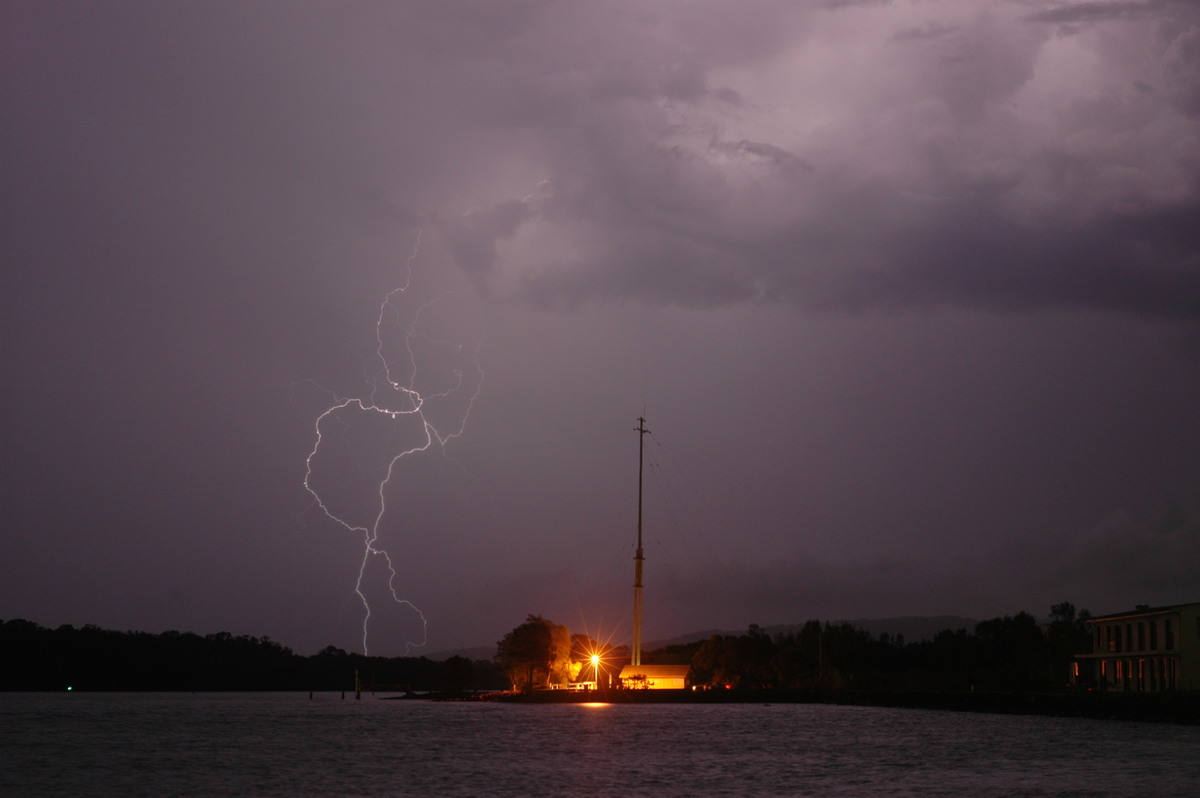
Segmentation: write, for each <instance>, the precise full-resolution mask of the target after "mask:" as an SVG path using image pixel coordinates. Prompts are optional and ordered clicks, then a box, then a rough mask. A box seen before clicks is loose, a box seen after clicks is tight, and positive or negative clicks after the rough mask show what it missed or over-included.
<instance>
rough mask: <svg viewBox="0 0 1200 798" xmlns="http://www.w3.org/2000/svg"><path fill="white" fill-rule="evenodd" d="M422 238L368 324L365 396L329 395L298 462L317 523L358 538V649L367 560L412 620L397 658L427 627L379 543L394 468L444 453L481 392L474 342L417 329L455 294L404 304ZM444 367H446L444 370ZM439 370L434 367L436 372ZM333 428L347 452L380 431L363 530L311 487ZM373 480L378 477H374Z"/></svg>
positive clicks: (367, 611) (366, 619)
mask: <svg viewBox="0 0 1200 798" xmlns="http://www.w3.org/2000/svg"><path fill="white" fill-rule="evenodd" d="M421 235H422V231H421V230H420V229H418V230H417V234H416V239H415V241H414V243H413V247H412V251H411V253H410V254H409V256H408V259H407V261H406V262H405V272H404V278H403V280H402V282H401V284H400V285H399V286H398V287H396V288H394V289H392V290H391V291H390V292H388V294H387V295H386V296H385V297H384V299H383V301H382V302H381V303H380V306H379V314H378V317H377V318H376V321H375V344H376V346H375V357H376V359H377V361H378V368H377V370H376V372H375V373H374V374H373V375H371V376H370V377H368V378H367V384H368V387H369V391H367V392H366V394H365V395H364V396H360V397H344V396H338V395H336V394H335V393H333V392H332V391H329V392H328V393H329V395H330V396H331V397H332V403H331V404H330V405H329V406H328V407H327V408H326V409H325V410H324V411H323V412H322V413H321V414H320V415H318V416H317V418H316V421H315V422H314V424H313V431H314V442H313V447H312V450H311V451H310V452H309V453H308V456H307V457H306V458H305V471H304V489H305V490H306V491H308V493H309V494H310V495H311V496H312V499H313V502H314V504H315V505H316V506H317V507H319V508H320V509H321V512H322V513H324V514H325V516H326V517H327V518H328V519H329V520H331V521H333V522H334V523H335V524H337V525H338V526H340V527H342V528H343V529H345V530H346V531H348V532H352V533H355V534H356V535H358V536H361V538H362V560H361V561H360V563H359V568H358V578H357V580H356V581H355V584H354V592H355V594H356V595H357V596H358V598H359V600H360V601H361V602H362V606H363V620H362V646H363V653H364V654H369V653H370V652H369V648H368V645H367V642H368V634H369V629H370V621H371V603H370V601H369V600H368V598H367V594H366V592H364V586H363V581H364V579H365V577H366V573H367V566H368V564H369V563H371V562H372V560H374V559H376V558H378V559H380V560H382V562H383V563H384V566H385V567H386V569H387V574H388V577H387V590H388V592H389V593H390V594H391V598H392V601H393V602H395V603H396V604H398V605H400V606H402V607H406V608H408V609H410V610H412V611H413V612H414V613H416V615H417V617H418V618H419V619H420V623H421V640H420V641H419V642H417V641H414V640H408V641H406V642H405V647H404V651H405V654H408V652H409V651H410V650H411V649H412V648H413V647H414V646H415V647H420V646H424V645H425V643H426V641H427V640H428V628H429V622H428V619H427V618H426V617H425V613H424V612H422V611H421V609H420V608H419V607H417V606H416V605H415V604H413V603H412V602H411V601H409V600H408V599H405V598H402V597H401V596H400V594H399V593H398V592H397V590H396V579H397V574H396V567H395V564H394V563H393V561H392V555H391V554H389V553H388V551H387V549H386V548H384V547H383V546H382V545H381V543H380V528H381V525H382V523H383V519H384V516H385V515H387V512H388V504H387V495H388V488H389V485H390V483H391V482H392V478H393V476H395V474H396V470H397V467H398V465H399V464H400V463H401V461H403V460H405V459H406V458H410V457H415V456H417V455H419V454H420V453H422V452H428V451H430V450H431V449H435V448H436V449H437V450H438V451H440V452H441V453H442V454H445V448H446V445H447V443H449V442H450V441H451V440H453V439H455V438H458V437H459V436H461V435H462V434H463V432H464V431H465V429H466V426H467V420H468V418H469V417H470V414H471V409H472V408H473V406H474V403H475V400H476V399H477V398H478V396H479V391H480V389H481V388H482V386H483V370H482V367H481V366H480V362H479V348H480V346H481V345H482V337H481V338H480V339H479V343H477V344H476V345H475V346H474V348H473V349H471V350H470V351H468V350H467V349H466V347H464V345H463V344H462V343H457V342H455V341H453V340H451V339H450V338H447V337H445V336H440V335H434V334H433V333H431V332H430V331H428V330H426V329H423V317H424V316H426V315H427V313H429V312H430V311H431V310H432V309H434V308H435V307H437V306H438V305H439V303H441V302H443V301H444V300H446V299H447V298H448V297H450V296H452V295H453V294H455V293H459V292H454V291H451V292H447V293H445V294H443V295H441V296H439V297H438V298H435V299H432V300H430V301H427V302H425V303H423V304H419V305H415V304H413V303H412V302H410V301H409V300H410V297H409V290H410V288H411V286H412V282H413V273H414V269H413V263H414V261H415V260H416V258H417V256H418V254H419V253H420V250H421ZM447 362H448V363H449V364H450V368H449V369H447V368H446V364H447ZM439 366H440V368H438V367H439ZM335 425H336V426H337V427H338V428H340V429H341V431H342V436H341V440H340V442H341V443H342V444H343V445H344V446H346V447H348V448H350V449H351V450H352V451H353V450H354V449H355V447H356V445H357V444H356V443H355V442H354V440H353V438H352V434H351V433H352V432H353V431H354V430H355V429H364V430H365V431H366V434H367V436H368V438H370V439H372V441H373V442H374V439H375V437H376V436H375V434H374V433H375V432H376V431H378V432H384V433H386V435H384V436H382V437H383V444H382V445H383V447H384V462H385V466H384V468H383V472H382V476H379V477H378V480H377V481H376V482H373V483H372V485H373V488H374V496H373V498H372V503H373V507H372V509H371V511H370V512H369V513H368V518H367V519H366V520H365V522H363V523H356V522H355V521H353V520H351V519H350V515H351V508H349V507H347V509H345V510H342V509H338V508H336V507H334V506H333V505H334V504H335V502H334V501H333V500H332V499H328V498H326V496H323V495H322V490H320V489H318V487H316V486H314V482H319V479H317V477H316V476H315V474H316V471H315V468H314V463H315V461H318V460H320V459H321V458H322V457H323V456H327V455H326V450H328V449H329V448H330V446H331V445H332V443H331V442H332V441H333V440H334V439H333V436H332V429H331V428H333V427H335ZM377 476H378V475H377Z"/></svg>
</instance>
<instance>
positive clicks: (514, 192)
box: [0, 0, 1200, 655]
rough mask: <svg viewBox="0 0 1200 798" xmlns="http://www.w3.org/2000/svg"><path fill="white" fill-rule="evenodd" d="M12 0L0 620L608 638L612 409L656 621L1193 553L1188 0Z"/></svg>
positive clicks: (1080, 596) (1002, 610) (1157, 569)
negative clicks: (523, 628)
mask: <svg viewBox="0 0 1200 798" xmlns="http://www.w3.org/2000/svg"><path fill="white" fill-rule="evenodd" d="M0 31H2V36H3V41H2V42H0V119H2V130H0V133H2V137H0V144H2V147H3V150H2V171H3V175H2V178H0V196H2V197H3V207H2V213H0V224H2V226H3V227H2V240H0V258H2V259H3V270H2V277H0V279H2V281H3V282H2V285H0V289H2V290H0V325H2V330H3V338H2V341H3V383H2V384H3V398H2V407H3V445H2V446H0V452H2V454H0V458H2V460H0V463H2V466H3V477H4V478H3V481H2V484H3V487H2V497H3V512H2V514H0V518H2V521H0V523H2V524H3V534H2V535H0V619H11V618H27V619H29V620H32V621H35V622H37V623H40V624H43V625H47V626H57V625H59V624H62V623H69V624H73V625H83V624H86V623H92V624H97V625H100V626H103V627H110V628H117V629H141V630H146V631H155V632H157V631H163V630H167V629H178V630H182V631H194V632H198V633H201V634H207V633H211V632H216V631H222V630H225V631H230V632H232V633H234V634H252V635H258V636H261V635H267V636H270V637H271V638H272V639H274V640H277V641H279V642H281V643H283V644H285V645H288V646H291V647H292V648H294V649H296V650H297V651H298V652H300V653H305V654H307V653H313V652H315V651H317V650H318V649H320V648H322V647H324V646H326V645H330V644H333V645H337V646H339V647H342V648H345V649H347V650H359V651H361V650H363V648H364V647H366V648H367V649H368V650H369V651H370V653H372V654H387V655H392V654H403V653H405V652H406V651H408V652H409V653H412V654H417V653H422V652H434V651H439V650H445V649H448V648H451V647H455V646H473V645H491V644H493V643H494V642H495V641H496V640H498V639H499V638H500V637H501V636H502V635H503V634H504V633H505V632H507V631H508V630H510V629H511V628H512V627H514V626H516V625H517V624H518V623H520V622H521V621H522V620H523V619H524V618H525V616H526V614H527V613H539V614H542V615H544V616H546V617H548V618H550V619H552V620H554V621H556V622H558V623H562V624H566V625H568V626H570V627H571V628H572V630H573V631H586V632H588V633H590V634H593V635H594V636H597V637H604V638H611V639H612V640H613V642H615V643H627V642H628V639H629V634H630V619H631V616H632V589H631V588H632V582H633V559H632V558H633V553H634V547H635V546H636V528H637V527H636V518H637V473H638V471H637V469H638V433H637V432H635V431H634V428H635V427H636V426H637V423H638V421H637V419H638V417H639V416H643V415H644V416H645V418H646V419H647V428H648V429H649V430H650V431H651V434H650V435H647V436H646V438H645V447H646V476H645V549H646V577H645V581H646V587H645V607H646V621H645V628H646V637H647V638H648V639H649V640H654V639H662V638H666V637H670V636H673V635H677V634H681V633H688V632H692V631H697V630H706V629H713V628H723V629H733V630H738V629H744V628H745V627H746V626H747V625H748V624H750V623H758V624H763V625H766V624H773V623H789V622H802V621H804V620H806V619H809V618H822V619H840V618H859V617H893V616H900V615H941V614H957V615H965V616H971V617H977V618H989V617H994V616H997V615H1003V614H1012V613H1015V612H1017V611H1020V610H1028V611H1031V612H1033V613H1035V614H1037V615H1045V614H1046V613H1047V610H1048V608H1049V606H1050V604H1052V603H1056V602H1059V601H1064V600H1069V601H1072V602H1074V603H1075V604H1076V605H1078V606H1081V607H1087V608H1089V609H1091V610H1092V611H1093V612H1109V611H1119V610H1123V609H1129V608H1131V607H1132V606H1133V605H1134V604H1141V603H1144V604H1166V603H1174V602H1184V601H1197V600H1200V580H1198V579H1197V573H1198V572H1200V399H1198V398H1200V224H1197V219H1200V4H1197V3H1195V2H1194V0H1113V1H1104V2H1037V1H1036V0H953V1H951V0H940V1H939V0H896V2H887V0H824V1H823V2H820V1H818V0H813V2H795V1H794V0H760V1H750V2H747V1H746V0H743V1H742V2H737V3H732V2H718V1H717V0H712V1H711V2H701V1H699V0H697V1H696V2H653V1H652V0H630V2H607V1H603V2H600V1H591V0H589V2H541V1H539V0H520V1H518V0H511V1H503V0H496V1H495V2H471V3H466V2H448V1H447V0H436V1H435V0H430V1H429V2H408V1H402V2H378V3H369V2H353V3H351V2H344V3H343V2H338V3H334V2H293V1H291V0H289V1H288V2H250V3H246V2H216V1H215V0H214V1H212V2H172V3H163V2H106V3H95V2H82V3H74V2H55V3H45V2H41V1H40V0H38V2H24V1H23V0H7V1H6V2H4V3H3V4H2V5H0ZM443 441H444V443H443ZM420 449H423V450H420ZM409 451H411V453H410V454H405V455H404V456H403V457H400V459H399V460H396V461H395V462H393V458H396V457H397V456H399V455H401V454H402V453H404V452H409ZM389 464H391V469H390V479H387V478H388V473H389ZM306 477H307V481H306ZM385 479H387V481H386V483H384V480H385ZM381 483H383V484H381ZM371 540H374V542H373V543H371V542H370V541H371ZM368 547H369V548H368ZM371 551H381V552H387V555H386V557H387V558H388V559H390V561H391V564H392V566H393V568H394V571H395V577H394V578H391V577H390V575H389V573H388V569H387V559H385V555H383V554H379V555H374V554H370V553H369V552H371ZM360 571H361V576H360ZM389 579H391V582H392V588H393V589H394V591H395V595H396V597H395V598H393V597H392V596H391V595H390V593H389V588H388V581H389ZM359 593H361V595H362V598H360V595H359ZM364 599H365V601H366V604H367V605H369V607H370V613H371V615H370V618H369V619H367V618H366V612H367V609H366V607H365V606H364ZM364 620H365V621H366V623H365V627H366V628H365V630H364ZM364 631H365V634H364ZM422 642H424V643H425V646H424V647H423V648H421V647H414V646H413V644H419V643H422Z"/></svg>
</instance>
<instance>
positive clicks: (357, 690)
mask: <svg viewBox="0 0 1200 798" xmlns="http://www.w3.org/2000/svg"><path fill="white" fill-rule="evenodd" d="M354 700H355V701H361V700H362V679H360V678H358V668H355V669H354Z"/></svg>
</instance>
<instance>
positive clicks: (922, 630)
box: [763, 615, 979, 643]
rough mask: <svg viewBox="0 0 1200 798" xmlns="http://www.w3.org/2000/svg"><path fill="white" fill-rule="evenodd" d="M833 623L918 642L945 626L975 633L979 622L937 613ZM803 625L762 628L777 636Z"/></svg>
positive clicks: (931, 637) (872, 634) (954, 629)
mask: <svg viewBox="0 0 1200 798" xmlns="http://www.w3.org/2000/svg"><path fill="white" fill-rule="evenodd" d="M833 623H835V624H837V623H848V624H850V625H851V626H857V627H858V628H859V629H863V630H864V631H867V632H870V633H871V636H872V637H879V636H880V635H881V634H887V635H888V636H890V637H893V638H895V637H896V636H898V635H904V642H905V643H918V642H920V641H922V640H932V639H933V637H934V635H936V634H937V633H938V632H941V631H943V630H945V629H950V630H952V631H957V630H959V629H966V630H967V631H968V632H974V631H975V627H976V626H977V625H978V624H979V621H977V620H975V619H973V618H963V617H961V616H958V615H935V616H933V617H923V616H908V617H902V618H853V619H849V620H846V621H834V622H833ZM803 628H804V624H787V625H781V626H767V627H764V628H763V631H764V632H766V633H767V634H769V635H771V636H772V637H774V636H775V635H779V634H787V633H788V632H799V631H800V630H801V629H803Z"/></svg>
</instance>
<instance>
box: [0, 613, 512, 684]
mask: <svg viewBox="0 0 1200 798" xmlns="http://www.w3.org/2000/svg"><path fill="white" fill-rule="evenodd" d="M356 672H357V673H358V675H359V679H360V681H361V684H362V688H363V690H367V691H370V690H381V691H390V690H414V691H420V692H424V691H447V692H455V691H465V690H492V689H502V688H504V687H506V686H507V684H508V683H507V679H506V678H505V676H504V674H503V673H502V672H501V671H500V669H499V668H498V667H497V666H496V665H495V664H494V663H492V662H490V661H487V660H475V661H472V660H468V659H466V658H464V657H451V658H449V659H447V660H445V661H444V662H437V661H434V660H430V659H428V658H427V657H368V656H363V655H360V654H354V653H347V652H346V651H343V650H342V649H339V648H335V647H333V646H328V647H326V648H325V649H322V650H321V651H320V652H319V653H317V654H314V655H312V656H308V657H305V656H301V655H299V654H296V653H295V652H293V651H292V650H291V649H290V648H287V647H285V646H282V645H280V644H279V643H276V642H275V641H273V640H271V639H270V638H268V637H251V636H246V635H242V636H236V637H235V636H234V635H231V634H229V633H228V632H219V633H217V634H210V635H204V636H200V635H197V634H193V633H191V632H163V633H162V634H149V633H146V632H118V631H113V630H109V629H101V628H99V627H96V626H90V625H89V626H84V627H82V628H78V629H76V628H75V627H73V626H60V627H58V628H57V629H46V628H44V627H41V626H39V625H37V624H35V623H32V622H30V621H25V620H11V621H8V622H0V690H65V689H67V688H72V689H74V690H166V691H169V690H196V691H207V690H323V691H327V690H346V691H350V690H353V689H354V687H355V673H356Z"/></svg>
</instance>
